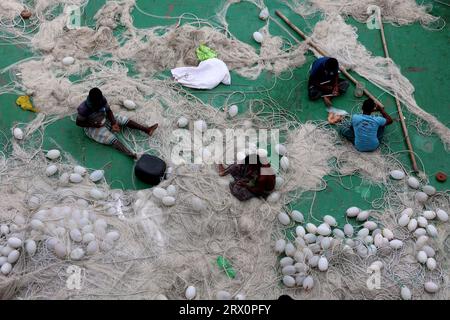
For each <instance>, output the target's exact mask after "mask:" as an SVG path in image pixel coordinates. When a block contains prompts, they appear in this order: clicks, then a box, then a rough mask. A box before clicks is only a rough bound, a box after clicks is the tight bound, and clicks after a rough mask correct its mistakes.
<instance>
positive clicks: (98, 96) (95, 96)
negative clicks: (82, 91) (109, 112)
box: [88, 88, 105, 109]
mask: <svg viewBox="0 0 450 320" xmlns="http://www.w3.org/2000/svg"><path fill="white" fill-rule="evenodd" d="M88 99H89V102H90V103H91V105H92V106H93V107H94V108H95V109H99V108H101V107H102V106H103V104H104V100H105V98H104V97H103V93H102V91H101V90H100V89H99V88H92V89H91V90H90V91H89V96H88Z"/></svg>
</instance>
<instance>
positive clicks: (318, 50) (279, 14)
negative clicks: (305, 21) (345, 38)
mask: <svg viewBox="0 0 450 320" xmlns="http://www.w3.org/2000/svg"><path fill="white" fill-rule="evenodd" d="M275 13H276V14H277V15H278V16H279V17H280V18H281V19H283V21H284V22H286V24H287V25H288V26H289V27H291V28H292V30H294V31H295V32H297V33H298V34H299V35H300V36H301V37H302V38H303V39H304V40H305V41H306V43H308V45H309V46H310V47H311V48H313V49H314V50H316V51H317V52H318V53H319V54H320V55H322V56H328V55H327V53H326V52H325V51H323V50H322V49H320V48H319V47H318V46H317V45H316V44H315V43H314V42H312V41H311V39H310V38H309V37H307V36H306V34H304V33H303V31H302V30H300V29H299V28H297V26H296V25H294V24H293V23H292V22H291V21H290V20H289V19H288V18H287V17H286V16H285V15H284V14H282V13H281V12H280V11H278V10H276V11H275ZM296 40H297V39H296ZM297 41H298V40H297ZM298 42H299V41H298ZM339 70H341V72H342V74H344V75H345V76H346V77H347V78H348V79H349V80H350V81H351V82H353V83H354V84H355V85H356V84H358V83H359V82H358V80H356V79H355V78H354V77H353V76H352V75H351V74H350V73H348V71H347V70H345V68H344V67H342V66H339ZM364 94H365V95H366V96H368V97H369V98H370V99H372V100H373V101H375V103H376V104H378V105H379V106H380V107H382V108H384V106H383V104H382V103H381V102H380V101H379V100H378V99H377V98H376V97H375V96H374V95H373V94H372V93H370V92H369V90H367V89H364Z"/></svg>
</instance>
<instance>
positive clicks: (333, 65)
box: [308, 57, 349, 107]
mask: <svg viewBox="0 0 450 320" xmlns="http://www.w3.org/2000/svg"><path fill="white" fill-rule="evenodd" d="M348 87H349V83H348V81H347V80H345V79H341V78H339V62H338V61H337V60H336V59H335V58H331V57H322V58H319V59H317V60H316V61H314V63H313V64H312V66H311V69H310V71H309V81H308V97H309V99H310V100H318V99H320V98H323V101H324V102H325V105H326V106H327V107H331V106H332V103H331V99H332V98H333V97H337V96H340V95H342V94H344V93H345V92H346V91H347V89H348Z"/></svg>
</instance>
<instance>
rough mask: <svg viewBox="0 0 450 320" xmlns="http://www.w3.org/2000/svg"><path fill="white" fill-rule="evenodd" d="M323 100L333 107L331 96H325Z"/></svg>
mask: <svg viewBox="0 0 450 320" xmlns="http://www.w3.org/2000/svg"><path fill="white" fill-rule="evenodd" d="M323 101H324V102H325V105H326V106H327V107H331V106H332V105H333V103H332V102H331V99H330V98H329V97H323Z"/></svg>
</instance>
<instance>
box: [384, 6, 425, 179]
mask: <svg viewBox="0 0 450 320" xmlns="http://www.w3.org/2000/svg"><path fill="white" fill-rule="evenodd" d="M378 20H379V25H380V34H381V41H383V49H384V55H385V56H386V58H387V59H390V56H389V50H388V46H387V41H386V35H385V33H384V25H383V20H382V18H381V11H379V14H378ZM395 104H396V105H397V111H398V116H399V117H400V123H401V125H402V131H403V136H404V137H405V141H406V145H407V146H408V151H409V157H410V158H411V164H412V168H413V170H414V172H419V169H418V168H417V161H416V156H415V154H414V150H413V146H412V144H411V140H410V138H409V133H408V127H407V126H406V122H405V117H404V116H403V111H402V106H401V104H400V100H399V99H398V95H397V93H395Z"/></svg>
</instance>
